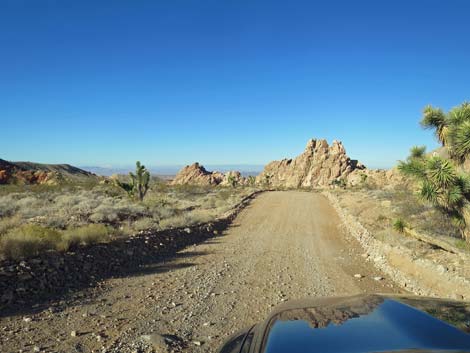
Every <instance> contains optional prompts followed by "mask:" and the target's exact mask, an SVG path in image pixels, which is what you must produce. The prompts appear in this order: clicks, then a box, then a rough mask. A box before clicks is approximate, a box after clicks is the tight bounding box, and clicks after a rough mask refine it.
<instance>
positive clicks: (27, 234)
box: [0, 224, 111, 259]
mask: <svg viewBox="0 0 470 353" xmlns="http://www.w3.org/2000/svg"><path fill="white" fill-rule="evenodd" d="M110 236H111V231H110V229H109V228H107V227H106V226H104V225H102V224H88V225H86V226H82V227H77V228H70V229H67V230H64V231H60V230H57V229H52V228H48V227H43V226H39V225H37V224H25V225H22V226H20V227H17V228H14V229H12V230H10V231H9V232H7V233H6V234H5V235H3V236H1V237H0V257H2V258H9V259H19V258H25V257H31V256H36V255H39V254H40V253H42V252H44V251H47V250H57V251H67V250H68V249H69V248H70V247H73V246H78V245H89V244H94V243H98V242H103V241H107V240H109V239H110Z"/></svg>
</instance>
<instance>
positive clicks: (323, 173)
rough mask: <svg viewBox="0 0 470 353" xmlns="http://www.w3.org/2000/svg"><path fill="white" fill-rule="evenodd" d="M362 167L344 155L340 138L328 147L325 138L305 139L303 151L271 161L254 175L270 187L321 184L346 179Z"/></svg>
mask: <svg viewBox="0 0 470 353" xmlns="http://www.w3.org/2000/svg"><path fill="white" fill-rule="evenodd" d="M358 169H359V170H362V169H365V167H364V166H363V165H362V164H360V163H359V162H358V161H356V160H352V159H350V158H349V157H348V156H347V155H346V150H345V149H344V146H343V144H342V143H341V142H340V141H333V143H332V145H331V146H329V145H328V142H327V141H326V140H323V139H320V140H315V139H312V140H310V141H308V143H307V146H306V147H305V151H304V152H303V153H302V154H301V155H299V156H298V157H296V158H295V159H283V160H281V161H273V162H271V163H269V164H268V165H266V167H265V168H264V170H263V172H262V173H261V174H260V175H259V176H258V177H257V182H258V183H260V184H263V183H269V184H270V185H271V186H273V187H288V188H300V187H309V188H311V187H322V186H323V187H324V186H329V185H331V184H332V183H333V182H334V181H339V180H341V179H343V180H344V181H346V180H347V177H348V175H349V174H351V173H352V172H353V171H354V170H358Z"/></svg>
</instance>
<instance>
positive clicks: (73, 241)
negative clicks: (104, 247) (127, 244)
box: [60, 224, 111, 250]
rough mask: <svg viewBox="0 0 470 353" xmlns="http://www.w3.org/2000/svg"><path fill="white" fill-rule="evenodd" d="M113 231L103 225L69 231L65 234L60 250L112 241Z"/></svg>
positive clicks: (87, 226)
mask: <svg viewBox="0 0 470 353" xmlns="http://www.w3.org/2000/svg"><path fill="white" fill-rule="evenodd" d="M110 235H111V231H110V229H109V228H108V227H106V226H105V225H103V224H88V225H86V226H82V227H75V228H70V229H67V230H65V231H64V232H63V235H62V239H61V243H60V248H61V250H67V249H68V248H69V247H73V246H77V245H89V244H94V243H101V242H105V241H108V240H109V239H110Z"/></svg>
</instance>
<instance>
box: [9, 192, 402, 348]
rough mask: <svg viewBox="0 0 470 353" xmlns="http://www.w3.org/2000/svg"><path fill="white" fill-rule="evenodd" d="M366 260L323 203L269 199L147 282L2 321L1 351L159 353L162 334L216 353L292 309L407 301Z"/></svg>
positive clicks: (124, 282) (313, 196)
mask: <svg viewBox="0 0 470 353" xmlns="http://www.w3.org/2000/svg"><path fill="white" fill-rule="evenodd" d="M363 252H364V251H363V250H362V248H361V246H360V245H359V243H358V242H357V241H356V240H355V239H354V238H352V237H350V236H349V235H348V234H346V232H345V231H344V230H343V229H342V226H341V221H340V219H339V217H338V215H337V214H336V212H335V210H334V209H333V208H332V206H331V205H330V204H329V202H328V200H327V199H326V198H325V197H324V196H323V195H321V194H318V193H311V192H297V191H288V192H269V193H264V194H261V195H259V196H258V197H257V198H256V199H255V200H254V201H253V202H252V203H251V205H249V206H248V207H247V208H246V209H244V210H243V211H242V212H241V213H240V215H239V216H238V217H237V218H236V219H235V221H234V223H233V224H232V226H231V227H230V228H229V229H228V230H227V231H226V232H225V233H224V234H221V235H220V236H217V237H215V238H212V239H210V240H208V241H206V242H204V243H201V244H199V245H195V246H192V247H189V248H186V249H185V250H183V251H181V252H179V253H178V254H177V255H176V256H175V257H174V258H172V259H170V260H168V259H167V260H166V262H161V263H158V264H156V265H153V266H148V267H145V268H142V271H141V273H140V274H139V275H135V276H132V277H122V278H121V277H116V278H112V279H108V280H106V281H104V282H103V283H100V285H99V286H98V287H96V288H94V289H92V290H89V291H86V292H82V293H79V294H78V295H75V296H74V297H73V298H72V297H71V298H67V299H64V300H63V301H61V302H58V303H56V304H55V305H53V306H51V307H50V308H48V309H46V310H41V311H39V312H36V313H34V314H29V315H27V316H26V317H25V316H24V315H15V316H10V317H3V318H1V319H0V351H1V352H20V351H23V352H33V351H41V352H152V351H160V350H158V349H157V347H158V346H159V345H160V344H161V343H160V342H158V337H159V336H157V335H154V336H152V334H153V333H157V334H163V335H169V336H168V337H169V338H170V339H171V341H172V345H173V349H174V350H175V351H178V350H184V351H185V352H214V351H215V349H216V348H217V347H218V346H219V345H220V344H221V343H222V341H223V340H224V339H225V338H226V336H228V335H230V334H232V333H233V332H235V331H237V330H239V329H241V328H243V327H246V326H249V325H251V324H253V323H256V322H258V321H260V320H262V319H263V318H264V317H265V316H266V315H267V314H268V313H269V312H270V311H271V310H272V307H274V306H275V305H277V304H279V303H281V302H283V301H286V300H289V299H298V298H305V297H317V296H341V295H348V294H357V293H366V292H367V293H372V292H382V293H384V292H386V293H390V292H400V291H401V290H400V289H399V288H398V287H397V286H396V285H394V284H393V282H392V281H391V280H389V279H388V278H387V276H386V275H384V274H383V273H380V272H378V270H377V269H375V268H374V267H373V266H372V265H371V264H370V263H369V262H367V261H366V259H365V257H364V254H363ZM358 274H360V276H355V275H358ZM149 335H150V337H148V336H149ZM143 336H147V337H143ZM149 338H150V340H151V341H153V342H150V341H148V339H149ZM170 350H171V349H170Z"/></svg>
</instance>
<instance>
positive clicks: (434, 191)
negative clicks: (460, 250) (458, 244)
mask: <svg viewBox="0 0 470 353" xmlns="http://www.w3.org/2000/svg"><path fill="white" fill-rule="evenodd" d="M398 169H399V170H400V171H401V172H402V173H403V174H404V175H408V176H411V177H413V178H414V179H415V180H417V181H418V183H419V196H420V198H421V199H422V200H424V201H426V202H429V203H430V204H432V205H433V206H435V207H437V208H438V209H440V210H441V211H443V212H444V213H446V214H448V215H449V216H450V217H451V220H452V222H453V223H454V224H455V225H456V226H458V227H459V229H460V231H461V234H462V237H463V238H465V239H466V240H467V241H470V202H469V201H470V178H469V177H468V175H466V174H463V173H460V172H458V170H457V168H456V166H455V165H454V164H453V163H452V161H450V160H447V159H444V158H442V157H439V156H431V157H429V156H426V155H425V149H424V148H423V147H419V148H417V147H413V148H412V149H411V155H410V156H409V157H408V158H407V160H406V161H404V162H403V161H400V162H399V164H398Z"/></svg>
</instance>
